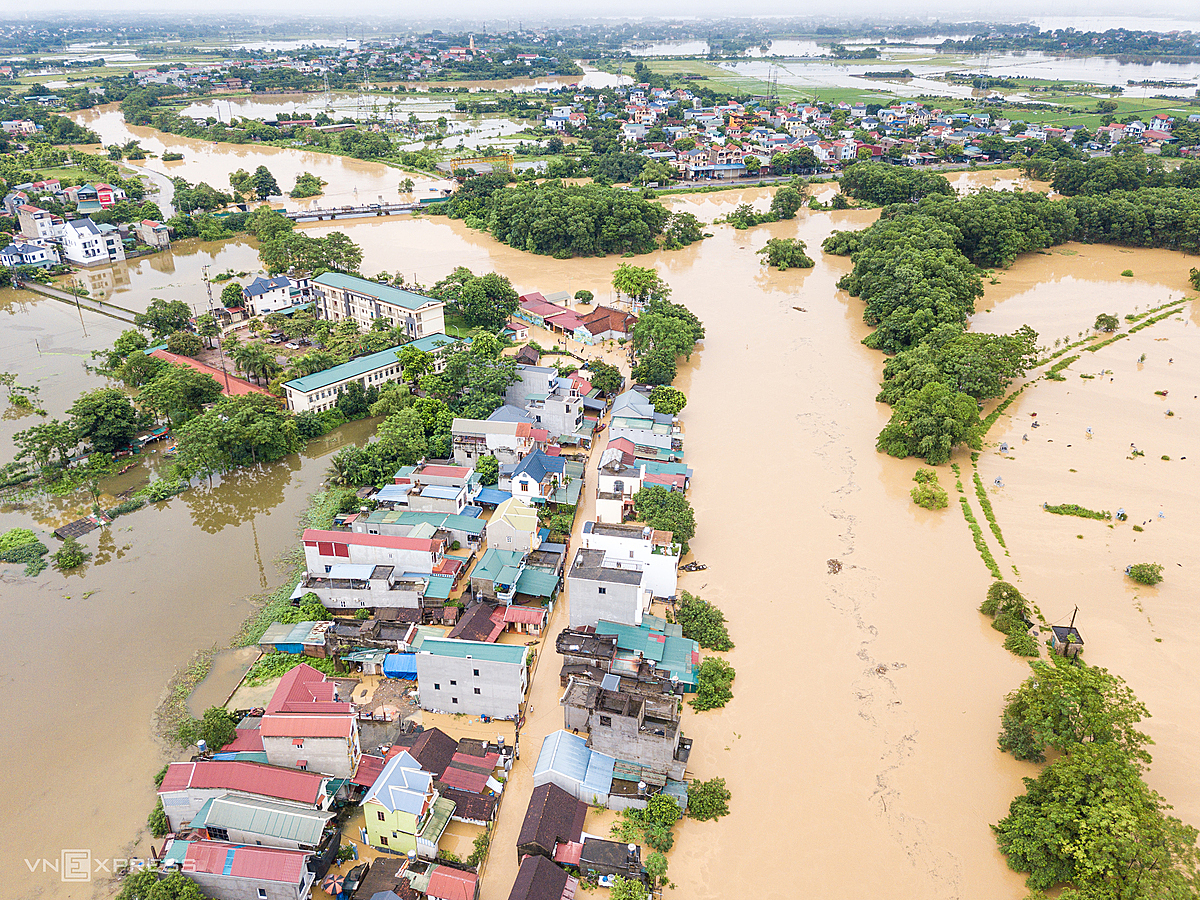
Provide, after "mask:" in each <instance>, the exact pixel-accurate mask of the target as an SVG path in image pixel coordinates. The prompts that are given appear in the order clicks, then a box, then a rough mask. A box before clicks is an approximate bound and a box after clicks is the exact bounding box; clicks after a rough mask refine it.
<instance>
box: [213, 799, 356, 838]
mask: <svg viewBox="0 0 1200 900" xmlns="http://www.w3.org/2000/svg"><path fill="white" fill-rule="evenodd" d="M332 817H333V813H331V812H316V811H315V810H312V809H305V808H304V807H302V806H296V805H294V804H289V803H277V802H274V801H271V800H256V799H254V798H252V797H236V796H231V795H226V796H224V797H216V798H214V799H212V800H210V801H208V802H207V803H205V804H204V807H203V808H202V809H201V811H200V814H198V815H197V816H196V817H195V818H194V819H192V827H200V826H205V827H214V826H215V827H218V828H226V829H229V830H236V831H241V832H244V833H248V834H260V835H263V836H264V837H272V838H278V839H280V840H285V841H295V842H296V843H298V844H309V845H312V846H314V847H315V846H316V845H317V844H319V843H320V842H321V832H322V831H323V830H324V828H325V823H326V822H328V821H329V820H330V819H331V818H332Z"/></svg>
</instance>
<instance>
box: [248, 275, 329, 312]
mask: <svg viewBox="0 0 1200 900" xmlns="http://www.w3.org/2000/svg"><path fill="white" fill-rule="evenodd" d="M311 292H312V283H311V282H310V281H309V279H307V278H299V277H298V278H295V279H292V278H289V277H288V276H287V275H276V276H275V277H274V278H267V277H264V276H262V275H260V276H259V277H258V278H255V279H254V280H253V281H252V282H250V283H249V284H248V285H246V286H245V287H244V288H242V298H243V300H244V302H245V305H246V309H248V310H249V311H250V315H252V316H265V315H266V314H267V313H273V312H281V311H282V310H285V309H291V308H292V307H293V306H299V305H301V304H303V303H307V302H308V300H309V297H310V295H311Z"/></svg>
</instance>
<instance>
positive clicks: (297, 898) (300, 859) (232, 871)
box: [163, 840, 316, 900]
mask: <svg viewBox="0 0 1200 900" xmlns="http://www.w3.org/2000/svg"><path fill="white" fill-rule="evenodd" d="M311 858H312V854H311V853H309V852H308V851H306V850H283V849H279V848H275V847H251V846H244V845H240V844H230V843H227V842H225V841H179V840H176V841H172V842H171V844H170V845H169V846H168V847H167V851H166V853H165V854H164V856H163V868H164V871H181V872H183V874H184V875H186V876H187V877H188V878H190V879H192V881H194V882H196V884H197V885H198V886H199V888H200V890H201V891H203V892H204V895H205V896H206V897H212V898H213V900H307V898H308V897H309V895H310V892H311V891H312V887H313V880H314V879H315V877H316V872H315V871H314V870H313V869H312V868H310V867H309V860H310V859H311Z"/></svg>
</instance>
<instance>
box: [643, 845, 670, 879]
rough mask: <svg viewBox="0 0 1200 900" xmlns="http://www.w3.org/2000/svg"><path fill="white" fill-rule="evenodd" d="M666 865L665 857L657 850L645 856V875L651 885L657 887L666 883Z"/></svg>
mask: <svg viewBox="0 0 1200 900" xmlns="http://www.w3.org/2000/svg"><path fill="white" fill-rule="evenodd" d="M667 867H668V863H667V858H666V857H665V856H663V855H662V854H661V853H659V852H658V851H657V850H655V851H654V852H653V853H651V854H650V855H649V856H648V857H646V875H647V876H648V877H649V879H650V886H651V887H653V888H658V887H661V886H663V885H665V884H666V881H667Z"/></svg>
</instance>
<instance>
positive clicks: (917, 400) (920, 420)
mask: <svg viewBox="0 0 1200 900" xmlns="http://www.w3.org/2000/svg"><path fill="white" fill-rule="evenodd" d="M892 409H893V412H892V419H891V421H890V422H888V424H887V425H886V426H884V429H883V431H881V432H880V433H879V439H878V441H877V442H876V444H875V448H876V449H877V450H882V451H883V452H885V453H887V454H889V455H890V456H898V457H905V456H920V457H923V458H924V459H925V461H926V462H927V463H929V464H930V465H931V466H936V465H938V464H940V463H944V462H946V461H947V460H948V459H950V451H951V450H952V449H953V448H954V446H955V445H956V444H966V445H967V446H968V447H973V448H975V449H979V429H980V427H981V426H980V421H979V408H978V406H977V405H976V403H975V400H974V399H973V398H972V397H970V396H968V395H967V394H964V393H961V392H956V391H952V390H951V389H950V388H948V387H947V386H946V385H944V384H943V383H941V382H940V381H934V382H930V383H929V384H926V385H925V386H924V387H923V388H921V390H919V391H916V392H914V393H910V394H906V395H904V396H903V397H901V398H900V399H899V400H897V401H896V405H895V406H894V407H893V408H892Z"/></svg>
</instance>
